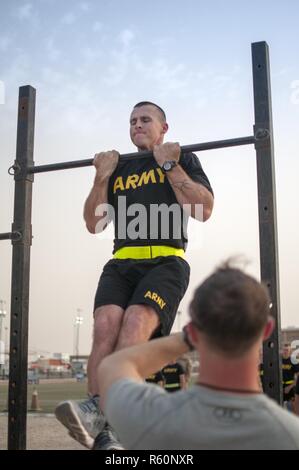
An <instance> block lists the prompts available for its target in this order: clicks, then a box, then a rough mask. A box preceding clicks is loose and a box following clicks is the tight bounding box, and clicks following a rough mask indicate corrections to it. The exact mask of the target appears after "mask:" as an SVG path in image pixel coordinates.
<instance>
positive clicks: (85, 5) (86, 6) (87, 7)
mask: <svg viewBox="0 0 299 470" xmlns="http://www.w3.org/2000/svg"><path fill="white" fill-rule="evenodd" d="M79 8H80V10H82V11H89V10H90V5H89V3H87V2H82V3H80V5H79Z"/></svg>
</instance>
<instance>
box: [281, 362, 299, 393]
mask: <svg viewBox="0 0 299 470" xmlns="http://www.w3.org/2000/svg"><path fill="white" fill-rule="evenodd" d="M298 372H299V364H293V363H292V361H291V358H290V357H288V358H287V359H285V358H284V357H283V358H282V381H283V385H284V387H286V386H287V385H290V383H288V382H291V381H294V374H296V373H298Z"/></svg>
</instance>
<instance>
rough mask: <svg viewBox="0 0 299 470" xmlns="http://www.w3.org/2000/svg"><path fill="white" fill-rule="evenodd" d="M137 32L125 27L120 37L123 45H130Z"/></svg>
mask: <svg viewBox="0 0 299 470" xmlns="http://www.w3.org/2000/svg"><path fill="white" fill-rule="evenodd" d="M134 37H135V34H134V33H133V31H131V30H130V29H124V30H123V31H122V32H121V33H120V35H119V39H120V42H121V44H122V46H123V47H125V48H127V47H129V45H130V43H131V42H132V41H133V39H134Z"/></svg>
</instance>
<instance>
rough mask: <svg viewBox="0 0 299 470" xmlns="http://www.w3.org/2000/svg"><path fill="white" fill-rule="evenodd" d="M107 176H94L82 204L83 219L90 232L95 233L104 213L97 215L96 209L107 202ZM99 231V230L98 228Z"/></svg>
mask: <svg viewBox="0 0 299 470" xmlns="http://www.w3.org/2000/svg"><path fill="white" fill-rule="evenodd" d="M108 184H109V178H100V177H98V176H96V177H95V180H94V183H93V187H92V189H91V191H90V193H89V196H88V198H87V199H86V201H85V204H84V220H85V222H86V227H87V229H88V230H89V232H90V233H96V225H97V223H98V222H99V221H100V220H102V219H103V218H104V217H105V215H101V216H97V215H96V209H97V208H98V207H99V206H100V205H101V204H107V203H108ZM99 231H100V230H99Z"/></svg>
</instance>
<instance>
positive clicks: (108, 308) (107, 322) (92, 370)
mask: <svg viewBox="0 0 299 470" xmlns="http://www.w3.org/2000/svg"><path fill="white" fill-rule="evenodd" d="M123 316H124V309H122V308H121V307H119V306H118V305H103V306H102V307H98V308H97V309H96V310H95V313H94V328H93V343H92V349H91V353H90V356H89V359H88V365H87V377H88V392H89V393H90V394H91V395H97V393H98V389H97V382H96V371H97V368H98V366H99V365H100V363H101V361H102V359H104V357H106V356H108V354H111V353H112V352H113V351H114V350H115V347H116V343H117V339H118V336H119V333H120V329H121V325H122V320H123Z"/></svg>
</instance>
